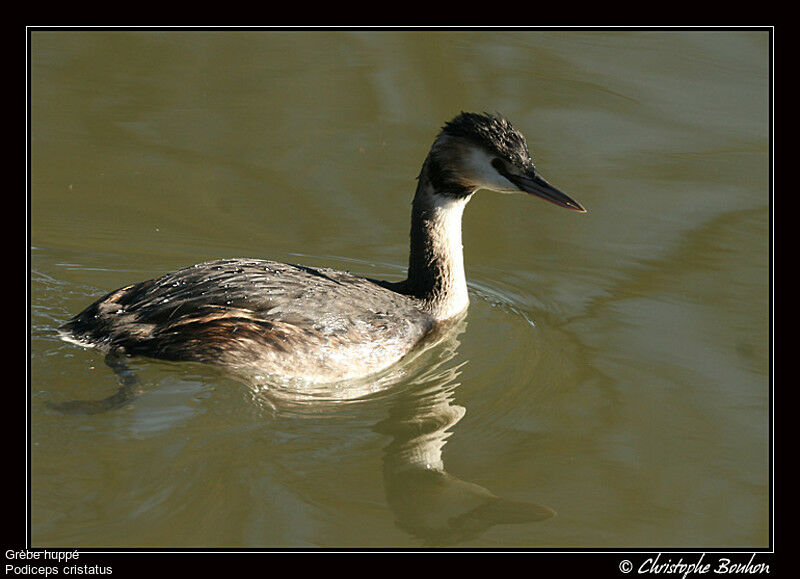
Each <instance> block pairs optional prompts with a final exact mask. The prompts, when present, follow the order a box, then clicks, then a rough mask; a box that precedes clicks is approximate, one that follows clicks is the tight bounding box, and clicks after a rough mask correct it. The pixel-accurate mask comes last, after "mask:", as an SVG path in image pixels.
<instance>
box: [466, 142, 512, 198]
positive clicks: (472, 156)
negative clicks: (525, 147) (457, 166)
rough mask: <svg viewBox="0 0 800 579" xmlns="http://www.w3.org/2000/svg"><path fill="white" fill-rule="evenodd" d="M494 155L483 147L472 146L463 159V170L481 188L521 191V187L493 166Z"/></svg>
mask: <svg viewBox="0 0 800 579" xmlns="http://www.w3.org/2000/svg"><path fill="white" fill-rule="evenodd" d="M492 158H493V157H492V156H491V155H489V154H488V153H486V151H484V150H483V149H478V148H471V149H470V150H469V153H468V154H467V155H466V156H465V157H464V158H463V159H462V160H461V162H462V169H461V170H462V171H463V173H464V175H465V176H467V178H468V179H470V180H471V181H473V182H474V183H475V184H476V185H478V187H479V188H480V189H491V190H492V191H498V192H500V193H519V192H520V191H519V188H518V187H517V186H516V185H514V184H513V183H512V182H511V181H509V180H508V179H506V178H505V177H503V176H502V175H501V174H500V173H498V172H497V169H495V168H494V167H492Z"/></svg>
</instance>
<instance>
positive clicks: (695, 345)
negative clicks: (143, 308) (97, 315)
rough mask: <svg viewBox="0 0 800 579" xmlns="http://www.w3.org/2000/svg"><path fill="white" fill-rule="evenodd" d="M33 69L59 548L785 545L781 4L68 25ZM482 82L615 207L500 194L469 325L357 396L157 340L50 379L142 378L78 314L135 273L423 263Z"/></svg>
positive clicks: (44, 376)
mask: <svg viewBox="0 0 800 579" xmlns="http://www.w3.org/2000/svg"><path fill="white" fill-rule="evenodd" d="M30 86H31V92H30V104H31V121H32V123H31V139H32V141H31V196H30V239H31V248H30V295H31V298H30V299H31V301H30V316H31V333H32V336H31V350H30V357H31V358H30V360H31V365H30V369H31V372H30V390H31V400H32V402H31V407H30V424H31V453H30V455H31V461H32V462H31V481H30V487H31V488H30V490H31V536H32V541H33V546H40V547H44V546H49V547H53V546H80V547H91V546H95V547H97V546H126V547H131V546H142V547H170V546H199V547H203V546H207V547H211V546H215V547H216V546H234V547H419V546H423V545H434V546H437V545H457V546H461V547H489V548H495V547H598V546H599V547H621V548H624V547H763V546H766V545H767V543H768V541H769V528H770V517H769V417H770V416H769V391H770V380H769V367H770V366H769V356H770V349H769V339H770V334H769V315H770V309H769V290H770V285H769V274H770V269H769V238H770V206H769V203H770V197H769V37H768V35H767V33H766V32H744V31H742V32H722V31H716V32H633V31H631V32H615V33H605V32H596V31H584V32H557V31H552V32H536V31H530V32H468V31H451V32H433V31H418V32H417V31H406V32H355V31H353V32H350V31H336V32H321V31H318V32H311V31H306V32H292V31H285V32H213V33H212V32H205V33H194V32H181V33H177V32H164V33H154V32H146V33H145V32H110V33H106V32H36V33H33V35H32V42H31V83H30ZM461 110H476V111H481V110H488V111H501V112H502V113H504V114H505V115H506V116H508V117H509V118H510V119H511V120H512V121H513V122H514V124H515V126H516V127H517V128H518V129H520V130H521V131H522V132H523V133H525V134H526V135H527V137H528V141H529V146H530V148H531V150H532V152H533V155H534V159H535V161H536V163H537V166H538V167H539V169H540V170H541V172H542V173H543V174H544V175H545V176H546V177H547V178H548V180H550V181H551V182H552V183H554V184H555V185H557V186H558V187H560V188H561V189H563V190H564V191H566V192H568V193H569V194H571V195H573V196H574V197H575V198H576V199H578V200H579V201H580V202H582V203H583V204H584V205H585V206H586V207H587V209H588V211H589V213H588V214H586V215H580V214H575V213H573V212H569V211H565V210H561V209H559V208H557V207H555V206H553V205H550V204H547V203H544V202H542V201H539V200H536V199H534V198H531V197H525V196H507V195H498V194H493V193H490V192H482V193H479V194H478V195H476V197H475V199H474V200H473V201H472V202H471V204H470V206H469V207H468V209H467V211H466V214H465V219H464V244H465V261H466V268H467V276H468V279H469V283H470V291H471V299H472V304H471V307H470V310H469V314H468V316H467V318H466V319H465V321H464V323H463V324H462V326H461V327H460V328H458V331H456V332H455V333H453V334H451V335H449V336H448V337H447V339H445V340H444V341H442V342H441V343H440V344H438V345H436V346H435V347H434V348H432V349H430V350H428V351H426V352H425V353H424V354H423V355H422V356H421V357H420V358H418V359H416V360H414V361H413V362H410V363H408V364H404V365H401V366H400V367H399V368H397V369H395V371H394V373H391V375H389V376H383V377H380V378H377V379H375V380H374V381H368V382H366V383H364V384H361V387H362V391H360V392H359V394H360V397H359V398H357V399H355V400H338V401H337V400H330V399H315V398H308V397H305V398H304V397H300V396H295V395H292V394H291V393H288V392H283V391H280V390H276V389H274V388H268V387H261V388H256V387H249V386H246V385H243V384H240V383H238V382H235V381H233V380H231V379H229V378H226V377H225V376H222V375H220V374H219V373H217V372H215V371H214V370H211V369H208V368H205V367H201V366H197V365H188V364H169V363H163V362H156V361H149V360H137V361H135V362H134V364H133V367H134V368H135V369H136V371H137V372H138V373H139V375H140V377H141V379H142V381H143V382H144V384H145V385H146V392H145V393H144V394H143V395H142V396H141V397H140V398H138V399H137V400H136V401H135V402H134V403H133V404H131V405H129V406H127V407H125V408H123V409H121V410H117V411H113V412H108V413H106V414H100V415H93V416H64V415H60V414H58V413H56V412H53V411H52V410H50V409H48V407H47V406H46V403H47V402H48V401H53V402H58V401H65V400H73V399H97V398H102V397H104V396H107V395H109V394H111V393H112V392H114V391H115V390H116V388H117V385H116V381H115V378H114V376H113V374H112V373H111V371H110V370H109V369H108V368H107V367H106V366H105V365H104V363H103V359H102V356H100V355H98V354H97V353H95V352H93V351H90V350H83V349H81V348H79V347H76V346H74V345H71V344H67V343H64V342H61V341H59V340H58V339H57V338H56V336H55V334H54V331H53V330H54V328H55V327H57V326H58V325H59V324H61V323H63V322H64V321H66V320H67V319H68V317H69V316H71V315H72V314H74V313H77V312H78V311H80V310H81V309H82V308H83V307H85V306H86V305H88V303H90V302H91V301H93V300H94V299H95V298H96V297H98V296H99V295H101V294H103V293H105V292H107V291H110V290H112V289H115V288H117V287H119V286H122V285H125V284H128V283H131V282H133V281H138V280H142V279H146V278H148V277H151V276H155V275H158V274H161V273H164V272H166V271H170V270H174V269H177V268H179V267H183V266H186V265H190V264H192V263H196V262H200V261H205V260H208V259H212V258H221V257H233V256H241V257H263V258H269V259H277V260H282V261H289V262H293V263H304V264H307V265H317V266H332V267H338V268H342V269H348V270H351V271H354V272H358V273H362V274H365V275H369V276H383V277H386V278H389V279H400V278H401V277H402V275H403V273H404V267H405V264H406V259H407V251H408V247H407V240H408V227H409V225H408V218H409V212H410V200H411V196H412V194H413V191H414V187H415V181H414V179H415V177H416V175H417V173H418V171H419V167H420V165H421V163H422V160H423V159H424V157H425V155H426V154H427V150H428V147H429V146H430V144H431V142H432V140H433V138H434V136H435V134H436V133H437V131H438V128H439V127H440V126H441V125H442V123H443V122H444V121H446V120H448V119H450V118H451V117H452V116H454V115H455V114H456V113H458V112H459V111H461ZM494 497H501V499H494ZM487 505H489V506H487ZM553 512H555V513H557V516H555V517H553V516H550V515H551V514H552V513H553Z"/></svg>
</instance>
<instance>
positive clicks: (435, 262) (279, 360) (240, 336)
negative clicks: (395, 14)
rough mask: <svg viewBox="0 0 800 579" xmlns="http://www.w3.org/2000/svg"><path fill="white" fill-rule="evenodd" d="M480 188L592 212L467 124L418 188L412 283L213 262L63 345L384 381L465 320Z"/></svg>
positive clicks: (508, 140) (134, 297) (141, 289)
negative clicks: (466, 249)
mask: <svg viewBox="0 0 800 579" xmlns="http://www.w3.org/2000/svg"><path fill="white" fill-rule="evenodd" d="M478 189H491V190H494V191H500V192H504V193H514V192H520V191H521V192H525V193H530V194H532V195H536V196H539V197H542V198H544V199H546V200H547V201H550V202H552V203H555V204H556V205H560V206H561V207H566V208H568V209H572V210H575V211H580V212H584V211H585V209H584V208H583V207H582V206H581V204H580V203H578V202H577V201H575V200H573V199H571V198H570V197H568V196H567V195H565V194H564V193H562V192H560V191H559V190H558V189H556V188H555V187H553V186H552V185H550V184H549V183H547V181H545V180H544V179H542V177H541V176H539V174H538V172H537V171H536V169H535V168H534V166H533V161H532V160H531V157H530V154H529V153H528V148H527V145H526V143H525V138H524V137H523V136H522V134H520V133H519V132H518V131H517V130H516V129H514V128H513V127H512V126H511V124H510V123H509V122H508V121H507V120H506V119H505V118H503V117H502V116H500V115H489V114H475V113H461V114H459V115H458V116H456V117H455V118H454V119H453V120H452V121H450V122H449V123H446V124H445V126H444V127H443V128H442V130H441V132H440V133H439V135H438V136H437V137H436V139H435V140H434V142H433V146H432V147H431V150H430V153H428V157H427V158H426V159H425V162H424V164H423V165H422V170H421V172H420V174H419V177H418V184H417V191H416V194H415V195H414V201H413V204H412V212H411V251H410V257H409V263H408V278H407V279H406V280H404V281H401V282H387V281H378V280H372V279H368V278H364V277H359V276H356V275H352V274H350V273H346V272H341V271H336V270H333V269H327V268H311V267H305V266H301V265H290V264H285V263H278V262H274V261H264V260H257V259H223V260H218V261H210V262H206V263H201V264H198V265H195V266H193V267H188V268H186V269H181V270H179V271H176V272H174V273H169V274H166V275H164V276H161V277H159V278H156V279H152V280H149V281H143V282H139V283H135V284H132V285H128V286H125V287H123V288H120V289H118V290H115V291H113V292H111V293H109V294H107V295H105V296H103V297H102V298H100V299H99V300H97V301H96V302H94V303H93V304H92V305H90V306H89V307H88V308H86V309H85V310H84V311H82V312H81V313H80V314H78V315H77V316H75V317H74V318H73V319H72V320H70V321H69V322H67V323H66V324H64V325H63V326H62V327H61V328H60V331H61V334H62V336H63V337H64V338H65V339H67V340H70V341H73V342H77V343H79V344H81V345H87V346H93V347H97V348H99V349H101V350H104V351H106V352H108V353H109V357H107V361H109V360H111V361H110V362H109V365H110V366H111V367H112V368H115V369H119V368H118V366H115V365H114V362H113V360H115V359H116V360H119V356H147V357H151V358H160V359H165V360H178V361H194V362H202V363H207V364H214V365H217V366H223V367H225V368H227V369H229V370H232V371H235V372H244V373H249V374H256V375H276V376H280V377H284V378H290V379H292V378H297V379H302V380H308V381H313V382H321V383H326V382H336V381H339V380H346V379H350V378H355V377H361V376H366V375H369V374H372V373H375V372H378V371H380V370H382V369H384V368H387V367H389V366H390V365H392V364H394V363H395V362H397V361H398V360H400V359H401V358H402V357H403V356H405V355H406V354H407V353H408V352H410V351H411V350H412V349H413V348H414V346H415V345H416V344H418V343H419V342H420V341H421V339H422V338H423V337H424V336H426V334H428V333H429V332H430V331H431V329H432V328H434V327H436V326H437V325H438V324H439V323H441V322H444V321H446V320H450V319H452V318H454V317H455V316H457V315H458V314H460V313H461V312H463V311H464V310H465V309H466V307H467V305H468V303H469V297H468V295H467V282H466V279H465V276H464V260H463V253H462V246H461V216H462V213H463V211H464V206H465V205H466V204H467V202H468V201H469V200H470V198H471V197H472V195H473V194H474V193H475V192H476V191H477V190H478ZM112 354H113V356H112ZM121 375H122V374H121Z"/></svg>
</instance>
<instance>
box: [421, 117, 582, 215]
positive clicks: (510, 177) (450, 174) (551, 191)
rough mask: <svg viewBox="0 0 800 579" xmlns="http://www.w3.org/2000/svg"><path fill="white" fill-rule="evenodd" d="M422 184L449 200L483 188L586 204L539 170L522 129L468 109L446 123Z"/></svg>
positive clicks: (572, 204)
mask: <svg viewBox="0 0 800 579" xmlns="http://www.w3.org/2000/svg"><path fill="white" fill-rule="evenodd" d="M420 181H421V183H420V184H421V185H423V186H424V187H425V188H426V189H428V191H430V192H432V193H434V194H438V195H444V196H446V197H450V198H468V197H469V196H470V195H472V193H474V192H475V191H477V190H478V189H490V190H492V191H499V192H501V193H519V192H524V193H529V194H531V195H536V196H537V197H541V198H542V199H545V200H547V201H550V202H551V203H555V204H556V205H559V206H561V207H566V208H567V209H572V210H574V211H580V212H582V213H583V212H585V211H586V210H585V209H584V208H583V206H582V205H581V204H580V203H578V202H577V201H575V200H574V199H572V198H571V197H569V196H568V195H566V194H565V193H562V192H561V191H559V190H558V189H556V188H555V187H553V186H552V185H550V183H548V182H547V181H545V180H544V179H543V178H542V176H541V175H539V173H538V172H537V171H536V168H535V167H534V165H533V160H532V159H531V156H530V153H529V152H528V146H527V144H526V143H525V137H523V136H522V133H520V132H519V131H517V130H516V129H515V128H514V127H512V126H511V123H510V122H509V121H508V120H506V119H505V118H504V117H502V116H501V115H499V114H495V115H491V114H486V113H484V114H477V113H464V112H462V113H461V114H460V115H458V116H456V117H455V118H454V119H453V120H452V121H450V122H448V123H446V124H445V125H444V127H443V128H442V131H441V132H440V133H439V135H438V136H437V137H436V140H435V141H434V143H433V146H432V147H431V152H430V154H429V155H428V158H427V160H426V161H425V165H424V166H423V169H422V173H421V174H420Z"/></svg>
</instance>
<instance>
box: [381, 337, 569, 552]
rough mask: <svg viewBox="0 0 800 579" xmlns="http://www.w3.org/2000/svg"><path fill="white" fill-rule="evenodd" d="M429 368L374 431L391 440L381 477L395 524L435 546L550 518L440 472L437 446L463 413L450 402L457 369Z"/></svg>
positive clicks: (543, 509)
mask: <svg viewBox="0 0 800 579" xmlns="http://www.w3.org/2000/svg"><path fill="white" fill-rule="evenodd" d="M456 338H457V332H453V333H452V334H451V341H450V343H449V348H450V355H449V356H446V357H445V358H444V359H443V360H442V361H445V360H446V359H449V358H451V357H452V356H453V354H454V352H455V348H456V347H457V346H458V340H457V339H456ZM440 364H441V362H440V363H439V364H437V365H436V366H438V365H440ZM432 370H433V371H431V372H428V374H427V378H426V379H425V380H424V381H422V387H421V388H419V389H417V390H411V391H409V392H406V393H404V395H403V396H402V397H399V398H398V399H397V400H395V403H394V404H393V405H392V408H391V409H390V413H389V417H388V418H387V419H386V420H384V421H382V422H381V423H379V424H378V425H377V426H376V428H375V429H376V430H377V431H379V432H381V433H383V434H387V435H390V436H392V437H393V439H392V442H391V443H390V444H389V445H388V446H387V447H386V449H385V451H386V452H385V456H384V462H383V474H384V484H385V487H386V496H387V500H388V502H389V505H390V507H391V509H392V511H393V512H394V514H395V519H396V522H397V525H398V526H399V527H400V528H402V529H403V530H405V531H406V532H408V533H410V534H412V535H414V536H416V537H419V538H421V539H423V540H424V541H425V543H426V544H427V545H430V546H435V545H453V544H457V543H462V542H464V541H468V540H470V539H475V538H477V537H479V536H481V535H482V534H483V533H485V532H486V531H487V530H488V529H489V528H491V527H492V526H494V525H500V524H511V523H532V522H535V521H541V520H544V519H548V518H550V517H553V516H554V515H555V512H554V511H553V510H552V509H550V508H548V507H546V506H544V505H538V504H535V503H528V502H523V501H512V500H508V499H505V498H502V497H498V496H496V495H495V494H493V493H491V492H490V491H489V490H487V489H485V488H484V487H482V486H480V485H477V484H474V483H470V482H467V481H463V480H460V479H458V478H456V477H454V476H453V475H451V474H449V473H448V472H446V471H445V467H444V461H443V459H442V447H443V446H444V445H445V442H446V440H447V438H448V437H449V436H450V435H451V432H450V429H452V428H453V427H454V426H455V425H456V424H457V423H458V422H459V421H460V420H461V418H462V417H463V416H464V414H465V413H466V409H465V408H464V407H462V406H458V405H455V404H453V391H454V390H455V388H456V387H457V386H458V383H456V382H455V379H456V376H457V374H458V372H457V369H455V368H449V369H444V370H437V369H436V368H435V367H434V368H433V369H432Z"/></svg>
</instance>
